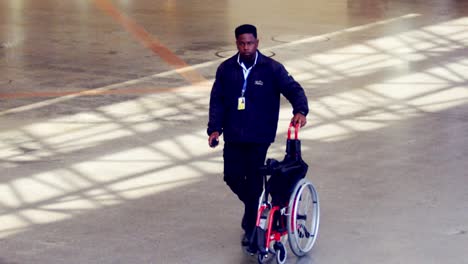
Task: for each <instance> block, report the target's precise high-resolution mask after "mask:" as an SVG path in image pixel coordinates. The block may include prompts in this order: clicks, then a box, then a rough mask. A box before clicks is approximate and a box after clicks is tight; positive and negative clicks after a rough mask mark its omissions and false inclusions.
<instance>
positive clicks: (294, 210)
mask: <svg viewBox="0 0 468 264" xmlns="http://www.w3.org/2000/svg"><path fill="white" fill-rule="evenodd" d="M319 219H320V211H319V200H318V195H317V192H316V191H315V188H314V186H313V185H312V183H311V182H310V181H308V180H306V179H302V180H300V181H299V182H298V183H297V184H296V186H295V188H294V191H293V193H292V194H291V198H290V199H289V206H288V223H287V225H288V226H287V228H288V240H289V246H290V248H291V250H292V251H293V253H294V254H295V255H296V256H299V257H300V256H303V255H305V254H306V253H307V252H309V251H310V250H311V249H312V247H313V246H314V243H315V240H316V239H317V232H318V227H319Z"/></svg>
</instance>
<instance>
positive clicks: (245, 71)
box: [237, 52, 258, 97]
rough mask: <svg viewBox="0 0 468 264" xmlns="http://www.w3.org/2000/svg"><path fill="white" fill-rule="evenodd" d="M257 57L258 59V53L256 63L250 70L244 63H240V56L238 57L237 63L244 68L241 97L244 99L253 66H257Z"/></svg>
mask: <svg viewBox="0 0 468 264" xmlns="http://www.w3.org/2000/svg"><path fill="white" fill-rule="evenodd" d="M257 57H258V52H256V53H255V61H254V63H253V65H252V66H250V68H248V69H247V68H246V67H245V65H244V63H241V62H240V60H239V59H240V55H238V56H237V63H239V65H240V66H241V67H242V72H243V73H244V84H243V85H242V95H241V97H244V94H245V90H247V77H249V74H250V71H251V70H252V68H253V66H255V64H257Z"/></svg>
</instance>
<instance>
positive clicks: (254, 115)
mask: <svg viewBox="0 0 468 264" xmlns="http://www.w3.org/2000/svg"><path fill="white" fill-rule="evenodd" d="M235 37H236V45H237V50H238V53H237V54H236V55H234V56H233V57H231V58H229V59H227V60H225V61H224V62H223V63H222V64H221V65H220V66H219V67H218V69H217V72H216V80H215V82H214V84H213V88H212V90H211V96H210V109H209V121H208V129H207V132H208V135H209V137H208V144H209V145H210V146H211V147H216V145H217V144H218V142H219V136H220V135H221V134H223V133H224V142H225V143H224V153H223V158H224V181H225V182H226V184H227V185H228V186H229V187H230V188H231V190H232V191H233V192H234V193H235V194H236V195H237V196H238V197H239V199H240V200H241V201H242V202H243V203H244V206H245V207H244V216H243V218H242V224H241V226H242V228H243V229H244V231H245V234H244V237H243V239H242V244H243V245H244V246H247V245H248V243H249V238H250V236H251V234H252V232H253V230H254V228H255V222H256V215H257V207H258V200H259V198H260V195H261V193H262V191H263V179H262V176H261V175H260V174H259V173H258V168H259V167H261V166H262V165H264V162H265V158H266V154H267V151H268V148H269V146H270V144H271V143H272V142H274V140H275V136H276V130H277V127H278V117H279V109H280V96H281V94H282V95H284V96H285V97H286V98H287V99H288V101H289V102H290V103H291V105H292V107H293V117H292V119H291V122H293V123H294V124H297V123H299V124H300V125H301V127H302V126H304V125H305V124H306V115H307V113H308V111H309V108H308V103H307V97H306V96H305V93H304V89H302V87H301V86H300V85H299V83H297V82H296V81H295V80H294V79H293V78H292V77H291V76H290V75H289V74H288V72H287V71H286V69H285V68H284V66H283V65H282V64H280V63H279V62H277V61H275V60H273V59H271V58H269V57H266V56H264V55H263V54H262V53H260V52H259V51H258V50H257V48H258V43H259V40H258V39H257V29H256V28H255V26H253V25H241V26H239V27H237V28H236V29H235Z"/></svg>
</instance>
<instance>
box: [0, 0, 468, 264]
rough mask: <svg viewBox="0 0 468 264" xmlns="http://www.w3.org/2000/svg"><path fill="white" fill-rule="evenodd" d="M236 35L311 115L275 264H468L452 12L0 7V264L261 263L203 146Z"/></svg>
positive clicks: (361, 0) (57, 0) (268, 5)
mask: <svg viewBox="0 0 468 264" xmlns="http://www.w3.org/2000/svg"><path fill="white" fill-rule="evenodd" d="M319 2H324V3H319ZM241 23H254V24H256V25H257V26H258V29H259V38H260V49H261V51H263V52H264V53H265V54H268V55H269V56H273V58H275V59H277V60H279V61H281V62H283V63H284V64H285V65H286V67H287V69H288V70H289V71H290V72H291V73H292V75H293V76H294V77H295V79H297V80H298V81H299V82H301V84H302V85H303V86H304V88H305V89H306V93H307V95H308V97H309V99H310V108H311V112H310V116H309V124H308V126H306V127H305V128H304V129H303V130H302V131H301V139H302V142H303V155H304V157H305V159H306V161H307V162H308V163H309V165H310V172H309V175H308V178H309V179H310V180H312V181H313V182H314V185H315V186H316V188H317V190H318V192H319V195H320V201H321V226H320V230H319V238H318V240H317V243H316V245H315V247H314V248H313V249H312V251H311V252H310V253H309V254H308V255H307V256H306V257H304V258H300V259H298V258H296V257H294V256H292V253H291V252H290V253H291V255H290V257H289V258H288V263H315V264H320V263H321V264H335V263H336V264H343V263H346V264H349V263H359V264H362V263H369V264H371V263H372V264H375V263H379V264H384V263H388V264H394V263H404V264H406V263H411V264H413V263H424V264H430V263H434V264H439V263H445V264H463V263H468V250H467V248H468V188H467V187H466V186H467V184H468V172H467V171H468V132H467V131H468V82H467V80H468V74H467V73H468V56H467V55H468V49H467V47H468V46H467V45H468V3H467V2H466V1H461V0H460V1H456V0H427V1H389V0H376V1H368V0H348V1H344V0H343V1H338V0H331V1H295V0H293V1H287V3H286V2H285V1H265V0H260V1H242V0H241V1H219V0H216V1H213V0H207V1H202V2H200V1H183V3H182V2H181V1H174V0H172V1H171V0H168V1H159V0H151V1H149V0H140V1H131V0H127V1H117V0H114V1H110V0H88V1H84V0H74V1H61V0H44V1H33V0H30V1H26V0H0V168H1V174H0V175H1V176H0V263H2V264H7V263H8V264H29V263H34V264H36V263H48V264H53V263H80V264H82V263H103V264H104V263H229V264H230V263H255V261H256V259H255V258H250V257H247V256H244V255H243V253H242V252H241V249H240V246H239V241H240V236H241V230H240V227H239V223H240V217H241V211H242V208H241V207H240V203H239V202H238V201H237V200H236V198H235V197H234V195H233V194H232V193H231V192H230V191H229V190H228V188H227V187H226V186H225V185H224V182H223V181H222V159H221V154H222V150H221V149H222V148H217V149H214V150H213V149H210V148H208V147H207V136H206V134H205V129H206V123H207V111H208V108H207V104H208V97H209V91H210V88H211V84H212V82H213V77H214V73H215V70H216V67H217V65H219V63H220V62H221V61H222V59H223V58H225V57H227V56H230V55H231V54H233V52H234V50H235V46H234V36H233V30H234V28H235V27H236V26H237V25H239V24H241ZM282 109H283V110H282V112H281V120H280V130H279V131H278V137H277V141H276V143H275V144H274V145H273V146H272V147H271V149H270V152H269V156H270V157H274V158H281V156H282V153H283V151H284V139H285V137H284V136H285V129H286V126H287V123H288V119H289V118H290V111H291V109H290V107H289V105H288V104H287V102H284V106H283V108H282Z"/></svg>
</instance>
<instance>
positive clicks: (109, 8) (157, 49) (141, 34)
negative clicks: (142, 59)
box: [94, 0, 206, 83]
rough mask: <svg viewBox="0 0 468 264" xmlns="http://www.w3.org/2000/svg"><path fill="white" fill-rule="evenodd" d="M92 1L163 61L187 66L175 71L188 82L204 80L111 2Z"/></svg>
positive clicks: (178, 66) (102, 0)
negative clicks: (184, 69)
mask: <svg viewBox="0 0 468 264" xmlns="http://www.w3.org/2000/svg"><path fill="white" fill-rule="evenodd" d="M94 3H96V5H97V6H98V7H99V8H100V9H101V10H102V11H104V12H106V13H107V14H109V15H110V16H111V17H113V18H114V19H115V20H116V21H117V22H119V23H120V24H121V25H122V26H123V27H124V28H125V29H126V30H127V31H128V32H129V33H131V34H132V35H133V36H134V37H135V38H136V39H137V40H139V41H140V42H141V43H142V44H143V46H145V47H147V48H148V49H150V50H152V51H153V52H154V53H156V54H158V55H159V56H160V57H161V58H162V59H163V60H164V61H165V62H167V63H168V64H170V65H171V66H173V67H174V68H176V69H182V68H188V69H189V70H187V71H177V72H178V73H179V74H180V75H181V76H182V77H184V78H185V79H186V80H187V81H189V82H190V83H197V82H202V81H206V79H205V78H204V77H203V76H201V75H200V74H199V73H198V72H197V71H196V70H195V69H190V68H191V66H190V65H188V64H187V63H185V61H183V60H182V59H180V58H179V57H178V56H177V55H175V54H174V53H173V52H172V51H170V50H169V49H168V48H167V47H165V46H164V45H163V44H162V43H161V42H159V41H158V40H157V39H155V38H154V37H152V36H151V34H150V33H148V32H147V31H146V30H145V29H144V28H143V27H142V26H140V25H138V24H137V23H136V22H135V21H133V20H132V19H130V18H129V17H127V16H126V15H125V14H123V13H121V12H120V11H119V10H118V9H117V8H116V7H115V6H114V5H113V4H112V3H111V2H109V1H108V0H94Z"/></svg>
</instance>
